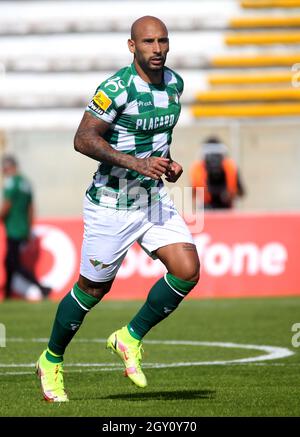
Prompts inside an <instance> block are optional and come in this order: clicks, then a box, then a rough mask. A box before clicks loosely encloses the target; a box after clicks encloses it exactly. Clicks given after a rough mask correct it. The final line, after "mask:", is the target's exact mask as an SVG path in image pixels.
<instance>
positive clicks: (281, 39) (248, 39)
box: [225, 32, 300, 46]
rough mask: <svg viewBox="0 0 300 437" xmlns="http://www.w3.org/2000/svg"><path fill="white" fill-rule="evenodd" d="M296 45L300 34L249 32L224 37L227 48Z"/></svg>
mask: <svg viewBox="0 0 300 437" xmlns="http://www.w3.org/2000/svg"><path fill="white" fill-rule="evenodd" d="M298 43H300V32H257V33H251V32H249V33H232V34H227V35H225V44H227V45H228V46H233V45H234V46H236V45H238V46H241V45H249V44H255V45H261V44H263V45H264V44H298Z"/></svg>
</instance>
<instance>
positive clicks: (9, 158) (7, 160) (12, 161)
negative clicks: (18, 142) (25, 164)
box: [2, 155, 18, 167]
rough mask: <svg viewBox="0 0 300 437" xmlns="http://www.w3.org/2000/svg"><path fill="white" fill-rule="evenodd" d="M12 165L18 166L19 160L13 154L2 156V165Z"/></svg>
mask: <svg viewBox="0 0 300 437" xmlns="http://www.w3.org/2000/svg"><path fill="white" fill-rule="evenodd" d="M7 164H8V165H11V166H12V167H17V166H18V161H17V159H16V158H15V157H14V156H13V155H4V156H3V157H2V167H4V166H5V165H7Z"/></svg>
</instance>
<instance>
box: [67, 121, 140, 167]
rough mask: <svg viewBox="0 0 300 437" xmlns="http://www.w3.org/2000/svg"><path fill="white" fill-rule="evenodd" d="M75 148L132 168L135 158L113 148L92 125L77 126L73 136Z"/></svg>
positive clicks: (99, 158) (102, 160) (109, 161)
mask: <svg viewBox="0 0 300 437" xmlns="http://www.w3.org/2000/svg"><path fill="white" fill-rule="evenodd" d="M74 146H75V150H77V151H78V152H80V153H82V154H84V155H86V156H88V157H90V158H92V159H95V160H96V161H100V162H106V163H108V164H112V165H116V166H118V167H124V168H129V169H132V170H134V169H135V168H136V161H137V159H136V158H135V157H134V156H131V155H127V154H125V153H121V152H118V151H116V150H115V149H113V148H112V147H111V146H110V145H109V143H108V142H107V141H105V140H104V139H103V138H102V137H101V136H100V135H99V133H98V131H97V130H96V129H95V128H94V127H85V128H79V129H78V131H77V133H76V135H75V138H74Z"/></svg>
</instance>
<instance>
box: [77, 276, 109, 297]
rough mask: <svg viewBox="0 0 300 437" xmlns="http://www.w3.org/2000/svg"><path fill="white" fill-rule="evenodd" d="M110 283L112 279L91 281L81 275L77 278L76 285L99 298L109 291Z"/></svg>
mask: <svg viewBox="0 0 300 437" xmlns="http://www.w3.org/2000/svg"><path fill="white" fill-rule="evenodd" d="M112 283H113V281H108V282H93V281H90V280H89V279H87V278H85V277H84V276H81V275H80V277H79V280H78V286H79V287H80V288H81V290H83V291H84V292H85V293H87V294H89V295H90V296H94V297H95V298H96V299H99V300H101V299H102V298H103V297H104V296H105V295H106V294H107V293H108V292H109V290H110V289H111V286H112Z"/></svg>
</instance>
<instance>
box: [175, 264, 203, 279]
mask: <svg viewBox="0 0 300 437" xmlns="http://www.w3.org/2000/svg"><path fill="white" fill-rule="evenodd" d="M175 276H177V277H178V278H179V279H182V280H183V281H188V282H194V283H195V285H196V284H197V283H198V281H199V279H200V262H199V261H198V262H197V263H193V264H189V265H185V266H184V269H182V270H181V271H179V272H178V274H176V275H175Z"/></svg>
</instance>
